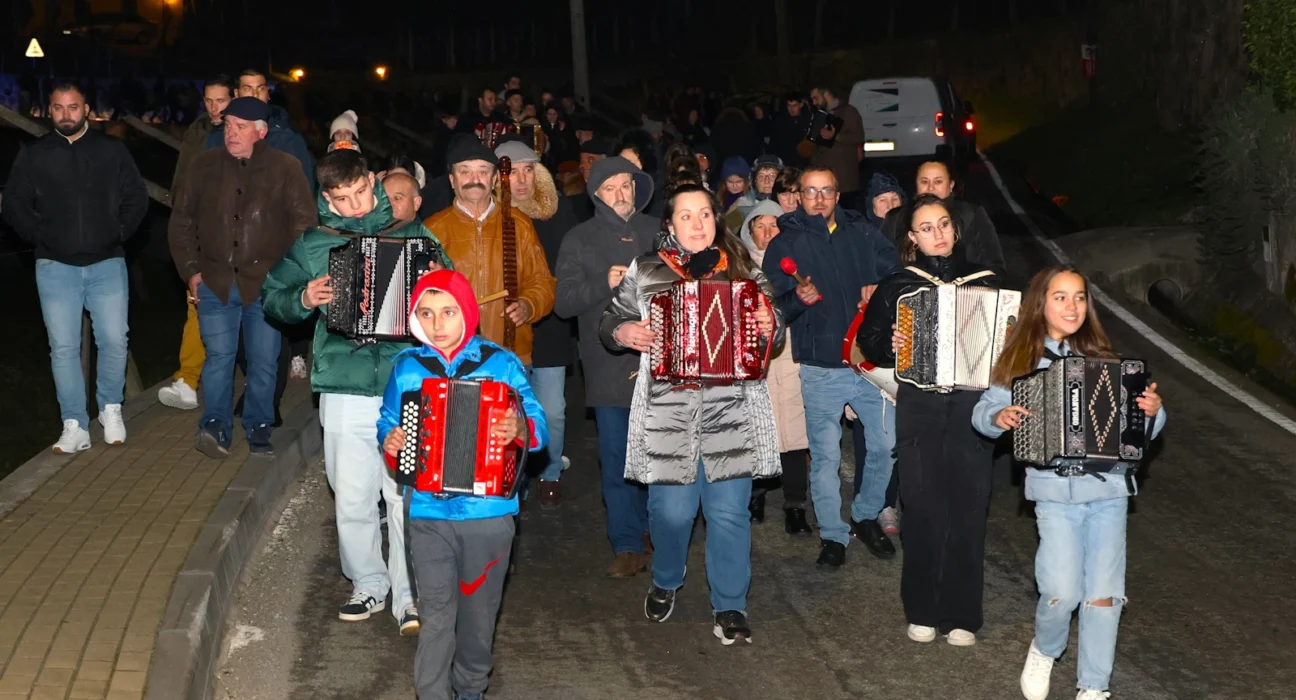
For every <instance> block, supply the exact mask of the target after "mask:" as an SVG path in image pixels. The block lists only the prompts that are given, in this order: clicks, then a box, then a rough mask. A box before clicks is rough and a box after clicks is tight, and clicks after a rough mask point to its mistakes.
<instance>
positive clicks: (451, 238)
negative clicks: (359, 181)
mask: <svg viewBox="0 0 1296 700" xmlns="http://www.w3.org/2000/svg"><path fill="white" fill-rule="evenodd" d="M446 160H447V162H448V163H449V166H450V187H451V189H453V190H454V203H452V204H451V205H450V206H449V207H447V208H446V209H443V210H442V211H440V212H437V213H436V214H433V215H432V216H430V217H428V218H427V220H426V221H424V222H423V225H424V226H426V227H427V229H428V230H429V231H431V232H432V234H433V235H435V236H436V237H437V238H438V239H439V240H440V241H441V244H442V245H444V246H445V250H446V253H447V254H448V255H449V256H450V260H452V261H453V262H454V268H455V270H456V271H458V272H461V273H463V275H464V276H465V277H467V278H468V281H469V282H471V283H472V287H473V292H474V293H475V294H476V295H477V299H478V300H487V299H489V301H486V302H485V303H482V304H481V322H480V333H481V334H482V335H483V336H485V337H486V338H487V339H488V340H490V341H491V342H493V343H500V344H502V343H503V342H504V324H505V323H511V324H513V325H514V326H516V327H517V332H516V334H515V338H514V345H513V348H512V349H513V352H514V353H516V354H517V356H518V357H519V358H521V360H522V363H523V364H524V365H527V366H528V367H530V365H531V345H532V338H533V335H534V334H533V332H532V328H531V324H532V323H534V322H535V321H538V320H540V319H541V318H544V317H545V316H546V315H548V314H549V312H550V311H552V310H553V301H554V283H555V282H554V278H553V275H552V274H550V273H549V264H548V262H546V261H545V251H544V248H543V247H541V245H540V241H539V239H537V238H536V232H535V227H534V226H532V225H531V219H530V217H528V216H527V215H526V214H523V213H522V212H521V211H519V210H518V209H516V208H514V209H513V210H512V212H511V214H512V217H513V225H514V231H515V232H516V233H517V275H518V290H517V291H518V296H517V301H514V302H509V303H507V304H506V303H505V299H504V296H503V294H502V292H503V291H504V241H503V221H504V219H503V217H502V216H501V215H500V207H499V205H498V204H497V203H496V201H495V197H494V194H493V193H494V191H495V186H496V184H498V182H499V173H498V172H497V171H496V165H498V163H499V159H498V158H496V156H495V154H494V153H493V152H492V151H491V150H490V149H489V148H486V147H485V146H483V145H481V144H480V143H477V142H476V141H460V142H459V143H457V144H456V145H455V146H454V148H452V149H451V150H450V152H449V154H447V158H446Z"/></svg>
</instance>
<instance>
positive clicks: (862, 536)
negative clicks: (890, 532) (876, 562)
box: [851, 520, 896, 559]
mask: <svg viewBox="0 0 1296 700" xmlns="http://www.w3.org/2000/svg"><path fill="white" fill-rule="evenodd" d="M851 536H852V537H854V538H855V539H857V540H859V541H860V542H863V543H864V546H865V547H867V548H868V551H869V553H870V554H872V555H873V556H875V557H877V558H878V559H892V558H894V557H895V555H896V549H895V545H894V544H891V538H890V537H887V534H886V533H885V532H882V526H881V525H879V524H878V521H877V520H859V521H856V520H852V521H851Z"/></svg>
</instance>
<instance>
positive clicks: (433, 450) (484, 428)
mask: <svg viewBox="0 0 1296 700" xmlns="http://www.w3.org/2000/svg"><path fill="white" fill-rule="evenodd" d="M510 407H512V408H513V410H514V412H516V413H517V415H518V416H519V417H521V418H522V420H523V421H525V420H526V413H525V411H524V410H523V409H522V401H521V398H520V397H519V396H518V394H517V391H515V390H514V389H513V388H512V387H510V386H509V385H508V384H505V383H503V382H495V381H489V380H487V381H466V380H458V379H424V380H423V386H422V388H421V389H419V390H418V391H408V392H405V394H404V395H403V396H401V414H400V420H401V423H400V424H401V428H402V429H403V430H404V431H405V446H404V447H402V448H401V451H400V454H398V455H397V457H396V474H395V479H396V483H398V484H401V485H402V486H413V487H414V488H415V489H416V490H418V491H425V492H428V493H442V494H447V495H450V494H470V495H474V496H499V497H502V498H512V497H513V495H514V494H515V493H516V492H517V487H518V482H519V481H521V479H520V475H521V473H522V469H523V467H524V465H525V455H526V451H525V448H523V447H521V446H519V445H518V444H517V443H516V441H514V440H501V439H499V438H495V437H492V436H491V432H490V430H491V428H492V427H493V426H494V425H495V424H496V423H498V422H499V421H500V419H502V418H503V417H504V414H505V411H507V410H508V409H509V408H510Z"/></svg>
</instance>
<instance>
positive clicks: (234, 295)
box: [167, 97, 318, 459]
mask: <svg viewBox="0 0 1296 700" xmlns="http://www.w3.org/2000/svg"><path fill="white" fill-rule="evenodd" d="M269 118H270V107H269V106H268V105H267V104H266V103H264V102H262V101H261V100H258V99H256V98H255V97H240V98H237V99H235V100H232V101H230V103H229V106H228V107H226V108H225V112H224V114H223V117H222V121H223V122H224V128H223V129H222V132H223V137H224V143H225V147H224V148H215V149H211V150H207V151H203V152H202V153H199V154H198V155H196V156H194V158H193V161H192V163H191V164H190V165H189V173H188V174H187V175H186V177H185V178H184V179H183V181H181V183H180V187H179V189H177V190H176V192H175V196H174V199H173V206H172V210H171V222H170V225H169V227H168V229H167V235H168V238H169V239H170V243H171V257H172V258H173V259H174V260H175V264H176V269H177V270H178V271H179V272H180V277H181V278H182V279H184V280H185V281H186V282H187V283H188V285H189V293H190V295H191V296H192V297H193V298H195V299H197V305H198V326H199V329H200V331H201V333H202V340H203V345H204V346H206V348H207V359H206V361H205V362H204V363H203V369H202V379H201V387H202V395H203V415H202V418H200V419H199V422H198V437H197V439H196V441H195V444H194V447H195V448H196V449H197V450H198V451H200V452H202V453H203V454H205V455H207V456H208V457H213V458H217V459H220V458H224V457H226V456H228V455H229V448H230V442H231V438H232V433H233V423H234V406H233V402H234V386H233V383H234V359H235V357H236V355H237V354H238V341H239V330H240V328H241V329H242V332H243V347H244V352H245V354H246V356H247V360H248V368H247V382H246V387H245V406H244V409H243V430H244V433H245V435H246V437H247V441H248V450H249V451H251V452H253V453H261V454H269V453H271V452H272V451H273V448H272V447H271V443H270V432H271V424H272V423H273V422H274V393H275V380H276V377H277V375H278V358H279V350H280V347H279V343H280V334H279V331H277V330H275V329H274V328H271V327H270V325H269V324H268V323H266V320H265V315H264V314H263V313H262V310H261V284H262V283H263V282H264V281H265V277H266V273H267V272H268V271H269V270H270V268H271V267H273V266H274V264H275V263H277V262H279V258H281V257H283V254H284V253H285V252H286V251H287V250H288V248H289V247H290V246H291V245H292V244H293V241H295V240H296V239H297V237H298V236H300V235H301V234H302V232H304V231H305V230H306V229H307V228H310V227H311V226H314V225H316V223H318V217H317V215H316V213H315V201H314V198H313V197H312V196H311V186H310V183H309V182H308V181H307V180H306V175H305V174H304V173H303V172H302V167H301V163H299V162H298V161H297V159H296V158H294V157H293V156H291V155H288V154H287V153H284V152H283V151H279V150H276V149H274V148H271V147H270V146H269V144H268V143H266V141H265V138H266V134H267V133H268V131H269V125H268V120H269Z"/></svg>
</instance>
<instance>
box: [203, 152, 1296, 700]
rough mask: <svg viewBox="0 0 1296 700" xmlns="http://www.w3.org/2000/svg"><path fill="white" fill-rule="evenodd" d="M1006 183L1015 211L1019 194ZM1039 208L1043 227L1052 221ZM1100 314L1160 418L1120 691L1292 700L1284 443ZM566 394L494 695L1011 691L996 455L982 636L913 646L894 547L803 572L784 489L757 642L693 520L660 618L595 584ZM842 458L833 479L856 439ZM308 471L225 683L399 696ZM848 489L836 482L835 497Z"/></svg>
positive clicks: (631, 593)
mask: <svg viewBox="0 0 1296 700" xmlns="http://www.w3.org/2000/svg"><path fill="white" fill-rule="evenodd" d="M1007 184H1008V189H1009V190H1010V191H1011V192H1013V193H1014V196H1016V197H1017V198H1018V201H1020V202H1024V203H1025V204H1026V206H1027V209H1026V210H1024V213H1029V212H1030V206H1031V202H1030V200H1029V199H1028V198H1026V197H1025V196H1023V195H1024V192H1023V190H1024V187H1020V188H1019V187H1018V186H1017V185H1016V184H1015V183H1014V182H1013V181H1012V180H1011V179H1009V181H1008V183H1007ZM964 186H965V190H966V196H967V198H968V199H970V200H972V201H975V202H978V203H981V204H983V205H985V206H986V208H987V210H988V211H989V212H990V214H991V217H992V218H993V219H994V221H995V224H996V226H997V227H998V229H999V232H1000V236H1001V238H1002V241H1003V245H1004V249H1005V254H1006V255H1007V257H1008V261H1009V267H1010V270H1011V276H1012V277H1013V278H1014V280H1013V281H1014V282H1016V283H1017V284H1018V285H1023V284H1024V283H1025V281H1026V280H1027V279H1028V278H1029V276H1030V274H1032V273H1033V272H1034V271H1035V270H1038V269H1039V268H1041V267H1043V266H1045V265H1048V264H1052V263H1053V262H1054V257H1053V255H1052V253H1051V252H1050V251H1049V250H1048V249H1047V248H1046V247H1045V246H1044V245H1043V244H1042V243H1041V241H1040V239H1039V238H1037V237H1036V235H1034V234H1033V233H1032V231H1031V230H1029V229H1028V228H1027V226H1026V225H1025V224H1024V222H1023V220H1022V219H1021V218H1019V217H1018V216H1017V215H1016V214H1015V213H1014V207H1013V206H1012V205H1011V204H1009V202H1008V201H1006V200H1005V198H1004V195H1003V193H1002V191H1001V190H1000V189H999V188H998V187H997V186H996V185H995V182H994V180H993V178H992V177H991V176H990V173H989V171H988V169H987V167H986V166H985V165H984V164H983V163H979V162H978V163H973V164H972V165H971V166H970V169H969V172H968V173H967V175H966V176H965V182H964ZM1034 218H1035V222H1036V223H1037V225H1038V226H1037V228H1042V229H1044V230H1043V231H1040V232H1039V233H1040V236H1041V237H1047V236H1050V235H1055V234H1056V232H1055V231H1051V230H1049V224H1048V222H1047V221H1044V220H1043V219H1042V218H1041V217H1038V216H1036V217H1034ZM1131 309H1132V310H1134V311H1136V312H1137V313H1138V314H1139V315H1140V317H1142V318H1143V319H1144V322H1145V323H1146V324H1147V325H1148V326H1150V327H1152V328H1153V329H1155V330H1156V331H1157V332H1158V333H1159V334H1160V335H1162V336H1163V337H1165V338H1167V339H1168V340H1169V341H1170V342H1172V343H1174V344H1175V345H1177V346H1178V347H1179V348H1180V349H1182V350H1184V351H1186V352H1187V353H1188V355H1189V356H1190V357H1193V358H1194V359H1195V361H1198V362H1202V363H1203V365H1204V366H1207V367H1209V368H1210V369H1211V370H1212V371H1214V372H1217V373H1219V374H1220V375H1221V376H1222V377H1224V378H1225V379H1226V380H1227V381H1228V382H1231V383H1232V384H1234V385H1236V386H1239V387H1240V388H1243V389H1245V390H1246V391H1248V392H1249V393H1251V394H1253V395H1254V396H1256V397H1258V398H1260V399H1263V400H1264V402H1268V397H1267V396H1266V395H1265V394H1264V393H1263V391H1262V390H1260V389H1259V388H1257V387H1255V386H1254V385H1251V384H1250V383H1248V382H1247V381H1246V380H1245V379H1243V378H1240V377H1237V376H1236V375H1235V373H1231V372H1229V371H1228V370H1227V369H1224V368H1221V367H1219V366H1218V365H1217V364H1215V363H1213V362H1211V361H1210V360H1208V359H1204V358H1203V357H1202V356H1201V355H1200V354H1199V353H1197V352H1196V351H1195V350H1194V349H1193V348H1191V347H1189V346H1186V345H1184V344H1183V343H1182V342H1181V340H1180V338H1181V336H1179V335H1176V332H1175V331H1174V329H1171V328H1167V327H1165V325H1164V324H1163V323H1161V322H1160V321H1159V320H1158V319H1156V318H1153V317H1148V316H1146V315H1145V313H1144V311H1140V310H1138V309H1135V308H1134V307H1131ZM1102 311H1107V312H1108V313H1106V314H1105V316H1104V321H1105V323H1106V325H1107V328H1108V330H1109V332H1110V333H1111V335H1112V338H1113V341H1114V342H1115V344H1116V347H1117V349H1118V351H1119V352H1121V353H1122V354H1124V355H1126V356H1130V357H1139V358H1143V359H1145V360H1146V361H1147V362H1148V364H1149V367H1150V369H1151V371H1152V372H1153V373H1154V374H1155V377H1156V381H1157V382H1158V384H1159V385H1160V389H1159V390H1160V392H1161V394H1162V396H1163V397H1164V398H1165V402H1166V409H1167V411H1168V412H1169V423H1168V425H1167V428H1166V430H1165V432H1164V435H1163V437H1162V438H1161V439H1160V440H1159V441H1158V444H1157V445H1156V446H1155V448H1154V450H1153V458H1152V460H1151V462H1150V465H1149V468H1148V470H1147V473H1146V478H1145V479H1144V481H1143V483H1142V486H1141V489H1140V495H1139V496H1138V497H1136V498H1135V503H1134V509H1133V510H1134V512H1133V514H1132V515H1131V516H1130V521H1129V570H1128V574H1127V583H1126V593H1127V595H1128V596H1129V601H1130V602H1129V605H1128V607H1127V608H1126V609H1125V612H1124V616H1123V618H1122V623H1121V635H1120V640H1119V646H1118V648H1117V658H1116V669H1115V675H1114V677H1113V679H1112V690H1113V694H1114V697H1118V698H1122V699H1127V698H1129V699H1133V698H1140V699H1141V698H1158V699H1160V698H1165V699H1167V700H1169V699H1171V698H1175V699H1179V698H1189V697H1220V698H1233V697H1251V698H1280V697H1287V696H1288V695H1289V688H1290V687H1291V686H1292V685H1293V683H1296V645H1292V644H1290V643H1286V642H1285V640H1287V639H1290V634H1291V632H1292V630H1291V626H1292V622H1291V621H1292V620H1296V602H1293V601H1292V599H1291V598H1290V597H1289V593H1290V582H1291V581H1292V580H1296V560H1293V559H1292V558H1291V557H1290V556H1289V552H1290V551H1291V548H1292V545H1293V537H1292V535H1291V534H1290V533H1291V532H1293V531H1296V508H1293V507H1292V500H1293V498H1296V475H1294V474H1293V473H1292V470H1291V468H1290V466H1291V455H1292V454H1296V437H1294V436H1293V435H1292V434H1290V433H1288V432H1287V431H1286V430H1284V429H1283V428H1282V427H1279V425H1278V424H1276V423H1275V422H1273V421H1270V420H1268V419H1266V418H1264V417H1262V416H1260V415H1259V414H1257V413H1256V412H1255V411H1253V410H1252V409H1251V408H1249V407H1247V406H1246V405H1244V404H1243V403H1241V402H1239V401H1238V400H1237V399H1236V398H1235V397H1233V396H1230V395H1228V394H1227V393H1225V392H1224V391H1222V390H1221V389H1220V388H1218V387H1217V386H1216V385H1215V384H1213V383H1212V382H1211V381H1209V380H1208V379H1206V378H1205V377H1204V376H1203V375H1202V373H1200V372H1199V371H1197V370H1195V369H1189V368H1187V367H1185V366H1184V365H1183V364H1181V363H1180V362H1179V361H1177V360H1176V359H1174V358H1173V357H1172V356H1171V355H1170V354H1169V353H1167V352H1166V350H1165V349H1163V348H1161V347H1158V345H1157V344H1156V343H1153V342H1151V341H1149V340H1148V339H1147V338H1145V337H1144V336H1142V335H1140V333H1138V332H1137V331H1136V330H1134V329H1133V328H1132V327H1131V326H1130V325H1129V324H1128V323H1126V322H1125V321H1123V320H1121V318H1119V317H1118V315H1117V314H1113V313H1110V312H1109V311H1110V310H1109V309H1102ZM580 395H581V391H580V385H579V382H578V381H576V380H573V381H572V383H571V385H570V387H569V392H568V396H569V399H570V400H571V403H572V405H570V406H569V422H568V430H569V435H568V447H567V450H566V452H567V455H568V456H569V457H570V458H571V460H572V467H571V469H570V470H568V471H567V472H566V473H565V474H564V477H563V490H564V496H565V499H566V500H565V501H564V504H563V506H562V507H561V508H560V509H557V510H555V511H542V510H541V509H539V508H538V507H536V508H532V509H530V515H529V517H528V519H527V520H526V521H525V522H524V524H523V527H524V535H523V540H522V546H521V549H520V558H519V559H520V560H519V571H518V573H517V575H515V576H514V577H513V578H512V579H511V580H510V582H509V584H508V588H507V590H506V593H505V597H504V605H503V611H502V614H501V617H500V623H499V627H498V630H497V634H496V658H497V665H496V672H495V676H494V679H493V684H492V689H491V690H492V692H491V697H493V698H498V699H500V700H520V699H522V698H526V699H535V700H545V699H548V698H589V699H591V700H592V699H596V698H597V699H604V698H613V697H627V696H630V697H633V696H634V695H632V694H636V693H637V694H638V695H639V696H643V697H647V695H644V694H643V691H645V690H648V691H651V692H650V695H651V697H654V698H663V699H673V698H680V699H683V698H698V697H717V698H783V697H825V698H854V697H896V698H918V697H958V698H966V699H968V700H980V699H984V700H1002V699H1003V698H1012V697H1019V696H1020V692H1019V691H1018V690H1017V677H1018V674H1019V673H1020V670H1021V664H1022V661H1023V659H1024V657H1025V652H1026V648H1027V646H1028V645H1029V643H1030V640H1031V636H1032V626H1033V612H1034V606H1035V602H1036V594H1035V585H1034V554H1035V545H1036V541H1037V539H1036V534H1035V524H1034V520H1033V518H1032V516H1031V514H1030V511H1029V509H1028V508H1027V509H1023V508H1021V507H1020V506H1021V503H1020V489H1019V487H1018V486H1017V485H1016V484H1017V482H1018V481H1019V478H1018V477H1017V476H1016V475H1014V474H1013V473H1012V471H1011V468H1010V467H1009V465H1008V464H1007V463H1006V461H1004V460H1000V461H999V463H998V464H999V466H998V467H997V474H996V491H995V495H994V497H993V500H992V503H991V510H990V524H989V534H988V542H987V548H986V549H987V554H986V586H985V617H986V627H985V628H984V629H983V630H982V632H981V634H980V641H979V642H978V644H977V645H976V646H975V647H971V648H967V649H959V648H955V647H951V646H949V645H946V644H929V645H920V644H916V643H914V642H911V641H909V640H908V639H907V638H906V637H905V621H904V616H903V613H902V610H901V605H900V600H899V579H900V560H899V558H897V559H896V560H894V561H891V562H881V561H878V560H876V559H873V558H871V557H870V556H869V555H868V554H867V552H866V551H865V550H864V548H862V547H852V548H851V549H850V550H849V552H848V561H847V564H846V566H845V567H843V569H842V570H841V571H839V572H836V573H828V572H821V571H817V570H816V569H815V568H814V566H813V562H814V558H815V556H816V554H817V545H818V542H817V540H815V539H813V538H801V539H794V538H791V537H789V536H787V535H785V534H784V533H783V531H782V527H781V524H780V523H778V522H777V519H778V518H777V515H778V508H779V506H780V505H781V500H780V498H781V496H780V494H779V492H777V491H776V492H773V493H771V495H770V502H769V509H768V510H769V513H770V516H771V517H770V522H767V523H766V524H764V525H758V526H755V527H754V532H753V545H752V569H753V574H752V587H751V593H750V598H749V604H748V611H749V614H750V616H751V621H752V624H753V628H754V633H755V637H754V644H753V645H751V646H750V647H741V648H740V647H729V648H725V647H721V646H720V645H719V644H718V643H717V642H716V640H715V639H714V638H713V637H712V636H711V632H710V618H709V615H710V610H709V605H708V602H707V589H706V583H705V578H704V576H703V572H704V571H705V562H704V561H703V556H702V554H703V549H702V542H701V540H703V539H704V537H705V528H704V527H702V526H699V527H698V528H697V529H696V531H695V534H694V545H693V549H692V557H691V559H690V562H689V569H690V571H691V572H692V576H691V577H690V578H689V579H688V582H687V583H686V584H685V588H684V589H683V590H682V591H681V593H680V597H679V601H678V604H677V607H676V610H675V613H674V615H672V616H671V618H670V620H669V621H667V622H666V623H663V624H655V623H650V622H648V621H647V620H646V619H645V618H644V617H643V596H644V593H645V591H646V590H647V587H648V578H647V577H645V576H641V577H639V578H637V579H635V580H632V581H620V580H610V579H607V578H606V577H605V576H604V575H603V573H604V570H605V569H606V567H607V564H608V563H609V561H610V557H611V552H610V549H609V547H608V545H607V540H606V538H605V537H604V536H603V510H602V504H601V500H600V496H599V493H598V488H599V480H598V473H597V461H596V446H595V438H594V430H593V424H592V422H591V421H586V420H584V419H583V418H584V409H583V406H580V405H579V397H580ZM1280 413H1281V411H1280ZM1288 415H1289V414H1288ZM847 445H848V446H849V441H847ZM843 461H844V464H843V466H844V473H846V474H848V473H849V470H850V468H851V467H850V465H851V457H850V453H849V451H845V452H844V460H843ZM321 471H322V465H321V466H320V467H319V468H317V469H315V470H314V471H313V472H312V474H311V475H309V476H308V477H307V478H305V479H304V480H303V482H302V484H301V487H300V489H299V490H298V491H297V492H296V493H295V494H293V495H292V497H291V499H290V500H288V501H287V502H286V503H287V505H288V508H286V509H285V511H284V517H283V518H282V519H281V520H280V522H279V524H278V527H277V528H276V529H275V530H274V532H273V533H272V534H268V536H267V537H266V538H265V539H264V540H263V546H262V549H261V551H260V553H259V554H258V557H257V560H256V561H254V563H253V564H252V566H251V567H250V568H249V571H248V574H247V577H246V580H245V582H244V587H243V591H242V594H241V596H240V600H239V603H238V605H237V606H236V613H235V616H234V618H233V619H231V620H230V626H229V631H228V632H227V635H226V649H227V651H226V654H225V658H224V660H223V662H222V665H221V667H220V670H219V672H218V680H217V685H216V689H217V691H218V694H217V695H216V697H218V698H228V699H233V698H238V699H239V700H257V699H260V698H266V699H270V698H294V699H297V698H300V699H303V700H304V699H306V698H339V699H342V698H355V697H372V698H378V699H381V700H387V699H388V698H400V699H402V700H408V698H409V697H410V695H411V689H412V687H413V681H412V676H413V670H412V669H413V651H414V645H415V641H414V640H413V639H402V638H400V637H398V636H396V627H395V623H394V621H393V620H392V619H391V617H390V616H389V615H388V614H387V613H385V612H384V613H383V614H381V615H378V616H375V618H373V619H371V620H369V621H367V622H364V623H344V622H340V621H338V620H337V614H336V608H337V606H338V605H340V604H341V603H342V602H343V600H344V599H345V598H346V596H347V595H348V594H349V593H350V585H349V584H348V583H347V582H346V581H345V580H344V579H343V578H342V577H341V574H340V572H339V568H338V564H337V549H336V533H335V531H334V529H333V517H332V500H331V498H330V497H329V493H328V489H327V486H326V484H325V483H324V480H323V476H322V474H321V473H320V472H321ZM849 482H850V479H849V476H846V475H844V477H843V490H844V491H845V490H847V489H848V488H849ZM1072 634H1073V635H1074V634H1075V626H1074V625H1073V630H1072ZM1074 639H1075V638H1074V636H1073V637H1072V646H1071V647H1070V648H1069V650H1068V652H1067V653H1066V654H1065V655H1064V657H1063V659H1062V660H1061V661H1060V662H1059V663H1058V665H1057V667H1056V668H1055V670H1054V673H1053V693H1052V695H1051V697H1052V698H1071V697H1074V694H1075V691H1074V689H1073V688H1074V679H1075V653H1074V650H1075V647H1074V643H1075V642H1074ZM232 647H233V648H232ZM231 648H232V650H231ZM955 689H956V690H955Z"/></svg>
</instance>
